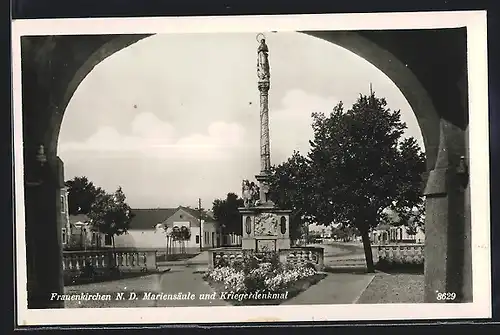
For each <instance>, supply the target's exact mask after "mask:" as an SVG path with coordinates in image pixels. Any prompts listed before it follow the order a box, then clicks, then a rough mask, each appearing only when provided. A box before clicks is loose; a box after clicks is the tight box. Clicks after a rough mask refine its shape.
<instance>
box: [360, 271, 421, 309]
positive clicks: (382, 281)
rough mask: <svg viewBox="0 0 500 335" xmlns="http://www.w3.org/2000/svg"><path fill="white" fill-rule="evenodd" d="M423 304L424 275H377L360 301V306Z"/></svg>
mask: <svg viewBox="0 0 500 335" xmlns="http://www.w3.org/2000/svg"><path fill="white" fill-rule="evenodd" d="M423 302H424V275H423V274H385V273H377V274H376V275H375V277H374V278H373V280H372V282H371V283H370V285H368V287H367V288H366V290H365V291H364V292H363V293H362V294H361V297H360V298H359V300H358V303H360V304H383V303H405V304H409V303H423Z"/></svg>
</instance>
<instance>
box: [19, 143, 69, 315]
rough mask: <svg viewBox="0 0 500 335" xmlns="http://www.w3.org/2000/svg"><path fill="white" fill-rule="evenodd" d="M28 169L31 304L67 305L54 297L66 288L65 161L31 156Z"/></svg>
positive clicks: (38, 305) (27, 233) (43, 305)
mask: <svg viewBox="0 0 500 335" xmlns="http://www.w3.org/2000/svg"><path fill="white" fill-rule="evenodd" d="M26 144H27V145H30V144H28V143H26ZM25 171H26V172H27V173H26V176H25V198H26V201H25V215H26V222H27V223H29V224H26V257H27V277H28V278H27V281H28V282H27V284H28V285H27V286H28V308H30V309H36V308H63V307H64V302H63V301H57V300H51V296H52V294H53V293H56V294H62V293H63V291H64V283H63V271H62V265H61V264H62V236H61V232H62V224H63V223H62V215H61V210H62V208H61V201H60V199H61V187H62V186H63V184H64V180H63V178H62V177H63V164H62V161H61V160H60V159H59V158H58V157H56V156H50V155H49V156H47V161H46V162H45V163H44V164H41V163H40V162H39V161H37V160H35V159H30V160H28V161H27V162H26V163H25Z"/></svg>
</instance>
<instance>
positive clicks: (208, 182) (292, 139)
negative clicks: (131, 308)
mask: <svg viewBox="0 0 500 335" xmlns="http://www.w3.org/2000/svg"><path fill="white" fill-rule="evenodd" d="M255 35H256V34H228V33H226V34H171V35H170V34H169V35H156V36H153V37H149V38H147V39H145V40H142V41H139V42H138V43H136V44H134V45H132V46H130V47H128V48H126V49H123V50H121V51H119V52H118V53H116V54H114V55H112V56H111V57H109V58H107V59H106V60H104V61H103V62H102V63H100V64H99V65H97V66H96V67H95V68H94V69H93V70H92V71H91V73H90V74H89V75H88V76H87V77H86V78H85V79H84V81H83V82H82V83H81V84H80V86H79V87H78V89H77V91H76V92H75V94H74V96H73V98H72V99H71V101H70V103H69V105H68V108H67V110H66V112H65V116H64V121H63V124H62V128H61V133H60V137H59V150H58V151H59V153H58V154H59V156H60V157H61V159H62V160H63V161H64V164H65V178H66V180H67V179H70V178H73V177H75V176H82V175H85V176H87V177H88V178H89V179H90V180H92V181H93V182H94V183H95V184H96V185H98V186H101V187H103V188H105V189H106V190H107V191H113V190H114V189H116V187H118V186H119V185H120V186H122V187H123V190H124V192H125V194H126V196H127V200H128V203H129V204H130V206H132V207H133V208H154V207H177V206H179V205H185V206H187V205H189V206H193V207H194V206H197V203H198V198H201V199H202V202H203V204H202V205H203V207H206V208H211V206H212V202H213V200H214V199H215V198H224V197H225V195H226V194H227V193H228V192H235V193H237V194H240V193H241V180H242V179H253V178H254V176H255V175H256V174H257V173H258V172H259V169H260V164H259V92H258V90H257V75H256V62H257V61H256V58H257V55H256V53H257V46H258V43H257V42H256V40H255ZM267 44H268V46H269V49H270V55H269V61H270V65H271V90H270V98H269V103H270V137H271V163H272V164H278V163H280V162H282V161H284V160H286V159H287V157H289V156H290V155H291V154H292V152H293V150H299V151H300V152H302V153H306V152H307V150H308V148H309V140H310V139H312V130H311V112H313V111H319V112H325V113H328V112H329V111H330V110H331V109H332V108H333V107H334V106H335V105H336V104H337V103H338V101H340V100H342V101H343V102H344V103H345V105H346V107H350V106H351V105H352V103H353V102H354V101H355V100H356V99H357V97H358V96H359V94H360V93H364V94H367V93H368V92H369V84H370V82H371V83H372V84H373V89H374V91H375V92H376V94H377V95H378V96H382V97H385V98H386V99H387V102H388V105H389V107H390V108H391V109H395V110H397V109H400V110H401V112H402V118H403V120H404V121H405V122H406V123H407V126H408V130H407V132H406V133H407V136H414V137H415V138H416V139H417V140H418V142H419V143H420V145H421V146H422V147H423V144H422V143H423V141H422V136H421V133H420V128H419V127H418V124H417V121H416V118H415V116H414V114H413V112H412V110H411V108H410V106H409V104H408V102H407V101H406V99H405V98H404V96H403V95H402V94H401V92H400V91H399V89H398V88H397V87H396V85H395V84H394V83H393V82H392V81H391V80H390V79H389V78H388V77H387V76H386V75H385V74H383V73H382V72H381V71H380V70H378V69H377V68H375V67H374V66H373V65H371V64H370V63H368V62H367V61H365V60H364V59H362V58H360V57H358V56H357V55H355V54H353V53H351V52H350V51H347V50H345V49H342V48H340V47H338V46H336V45H333V44H331V43H328V42H325V41H323V40H320V39H317V38H314V37H311V36H307V35H304V34H300V33H276V34H270V35H268V36H267Z"/></svg>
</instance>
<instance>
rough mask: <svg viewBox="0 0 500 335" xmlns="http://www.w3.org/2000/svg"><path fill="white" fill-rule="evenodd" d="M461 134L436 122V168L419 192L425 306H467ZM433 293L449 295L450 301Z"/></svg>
mask: <svg viewBox="0 0 500 335" xmlns="http://www.w3.org/2000/svg"><path fill="white" fill-rule="evenodd" d="M466 152H467V150H466V132H465V131H463V130H462V129H460V128H459V127H456V126H454V125H453V124H452V123H450V122H448V121H446V120H441V122H440V145H439V152H438V157H437V161H436V166H435V167H434V169H433V170H431V171H430V172H429V174H428V179H427V184H426V188H425V191H424V195H425V196H426V216H425V302H428V303H433V302H472V285H471V283H472V263H471V258H470V257H469V256H467V254H468V253H470V213H468V212H470V209H468V208H467V207H466V206H464V205H465V202H466V194H468V173H467V166H468V163H467V161H466ZM438 293H455V294H456V296H457V298H456V299H455V300H454V301H444V300H438V299H437V296H438Z"/></svg>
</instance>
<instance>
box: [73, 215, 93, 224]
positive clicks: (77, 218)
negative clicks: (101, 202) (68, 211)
mask: <svg viewBox="0 0 500 335" xmlns="http://www.w3.org/2000/svg"><path fill="white" fill-rule="evenodd" d="M89 220H90V219H89V217H88V216H87V215H85V214H76V215H70V216H69V223H70V224H75V223H77V222H82V223H85V222H89Z"/></svg>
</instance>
